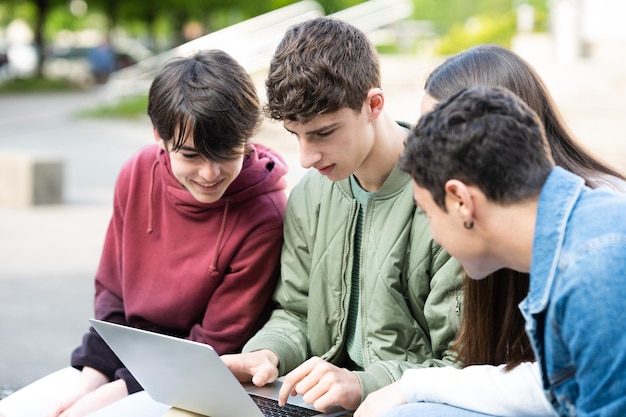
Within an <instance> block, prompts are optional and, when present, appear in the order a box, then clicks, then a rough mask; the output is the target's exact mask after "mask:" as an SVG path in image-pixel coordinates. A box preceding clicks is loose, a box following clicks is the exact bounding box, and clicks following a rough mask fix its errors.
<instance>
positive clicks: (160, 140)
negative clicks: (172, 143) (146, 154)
mask: <svg viewBox="0 0 626 417" xmlns="http://www.w3.org/2000/svg"><path fill="white" fill-rule="evenodd" d="M152 133H153V134H154V139H155V140H156V141H157V143H158V144H159V146H160V147H161V149H163V150H164V151H166V152H167V151H168V149H167V143H165V141H164V140H163V139H162V138H161V136H160V135H159V132H157V129H156V127H154V126H153V127H152Z"/></svg>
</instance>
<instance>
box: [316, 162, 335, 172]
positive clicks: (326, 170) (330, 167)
mask: <svg viewBox="0 0 626 417" xmlns="http://www.w3.org/2000/svg"><path fill="white" fill-rule="evenodd" d="M334 168H335V164H331V165H326V166H325V167H324V168H317V171H318V172H319V173H320V174H322V175H328V174H330V173H331V171H332V170H333V169H334Z"/></svg>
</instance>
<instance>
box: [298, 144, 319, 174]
mask: <svg viewBox="0 0 626 417" xmlns="http://www.w3.org/2000/svg"><path fill="white" fill-rule="evenodd" d="M299 144H300V165H302V168H306V169H308V168H311V167H313V166H315V164H317V163H318V162H319V161H320V160H321V159H322V154H321V152H319V151H318V150H317V149H315V146H313V145H311V144H310V143H308V142H307V141H306V140H300V142H299Z"/></svg>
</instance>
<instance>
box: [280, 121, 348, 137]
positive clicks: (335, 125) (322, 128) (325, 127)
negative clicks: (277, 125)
mask: <svg viewBox="0 0 626 417" xmlns="http://www.w3.org/2000/svg"><path fill="white" fill-rule="evenodd" d="M340 123H341V122H333V123H331V124H328V125H325V126H322V127H319V128H317V129H314V130H309V131H308V132H304V134H305V135H306V136H312V135H317V134H320V133H322V132H323V131H325V130H330V129H334V128H336V127H337V126H339V124H340ZM283 127H284V128H285V130H286V131H287V132H289V133H293V134H296V132H294V131H292V130H289V129H288V128H287V126H283Z"/></svg>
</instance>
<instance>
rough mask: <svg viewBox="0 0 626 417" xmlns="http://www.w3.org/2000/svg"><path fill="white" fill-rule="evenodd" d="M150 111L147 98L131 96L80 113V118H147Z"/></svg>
mask: <svg viewBox="0 0 626 417" xmlns="http://www.w3.org/2000/svg"><path fill="white" fill-rule="evenodd" d="M147 109H148V97H147V96H130V97H126V98H124V99H122V100H120V101H119V102H117V103H113V104H105V105H102V106H97V107H93V108H88V109H83V110H81V111H79V112H78V114H77V116H78V117H92V118H108V117H111V118H125V119H135V118H139V117H142V116H145V115H146V114H147V113H146V112H147Z"/></svg>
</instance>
